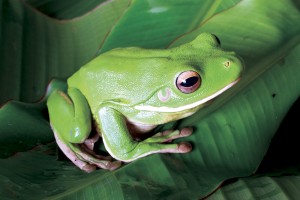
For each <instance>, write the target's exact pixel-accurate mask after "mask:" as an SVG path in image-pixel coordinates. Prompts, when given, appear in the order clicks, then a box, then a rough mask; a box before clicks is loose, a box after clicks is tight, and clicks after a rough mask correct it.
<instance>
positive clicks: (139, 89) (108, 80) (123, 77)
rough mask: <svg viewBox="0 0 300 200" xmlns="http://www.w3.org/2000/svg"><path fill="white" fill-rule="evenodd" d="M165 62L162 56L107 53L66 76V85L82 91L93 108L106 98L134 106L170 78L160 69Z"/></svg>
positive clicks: (165, 59)
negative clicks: (151, 56) (68, 76)
mask: <svg viewBox="0 0 300 200" xmlns="http://www.w3.org/2000/svg"><path fill="white" fill-rule="evenodd" d="M133 50H134V49H133ZM137 50H138V49H136V51H137ZM137 54H138V51H137ZM130 55H132V53H131V54H130ZM166 62H170V61H169V60H168V59H167V58H165V57H161V58H157V57H155V58H154V57H153V58H150V57H149V55H147V54H145V55H144V56H143V55H141V56H139V55H135V56H131V57H130V56H127V55H126V52H125V53H124V54H122V52H121V53H120V52H117V53H114V52H112V53H109V52H108V53H105V54H102V55H100V56H98V57H97V58H95V59H93V60H92V61H91V62H89V63H87V64H86V65H84V66H83V67H81V68H80V70H78V71H77V72H76V73H75V74H74V75H72V76H71V77H70V78H69V79H68V85H69V87H75V88H78V89H79V90H80V91H81V92H82V93H83V94H84V96H85V97H86V98H87V100H88V102H89V104H90V106H91V109H92V110H93V109H96V107H98V106H99V104H101V103H104V102H106V101H114V102H117V103H121V104H126V105H134V104H137V103H139V102H141V101H143V100H145V99H147V98H148V97H149V96H151V95H152V94H153V92H154V91H156V90H157V89H158V88H160V87H161V86H162V85H164V84H165V82H166V80H170V81H172V78H170V77H166V76H168V73H163V72H162V71H161V70H162V69H161V67H162V65H165V63H166ZM157 77H159V78H157ZM154 81H155V82H154ZM149 90H151V91H149Z"/></svg>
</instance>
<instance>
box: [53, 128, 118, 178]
mask: <svg viewBox="0 0 300 200" xmlns="http://www.w3.org/2000/svg"><path fill="white" fill-rule="evenodd" d="M54 135H55V139H56V142H57V144H58V146H59V148H60V149H61V150H62V152H63V153H64V154H65V155H66V156H67V157H68V158H69V159H70V160H71V161H72V162H73V163H74V164H75V165H76V166H77V167H79V168H80V169H82V170H84V171H86V172H92V171H94V170H95V169H96V168H97V167H99V168H102V169H108V170H115V169H117V168H118V167H120V166H121V164H122V162H120V161H112V158H111V157H110V156H101V155H98V154H96V153H95V152H93V151H92V150H91V149H90V148H89V146H88V145H86V144H84V143H83V144H72V143H66V142H64V141H62V140H61V139H60V138H59V137H58V135H57V134H56V133H54Z"/></svg>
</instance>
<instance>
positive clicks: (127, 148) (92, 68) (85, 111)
mask: <svg viewBox="0 0 300 200" xmlns="http://www.w3.org/2000/svg"><path fill="white" fill-rule="evenodd" d="M243 68H244V63H243V60H242V58H241V57H240V56H238V55H237V54H236V53H235V52H233V51H227V50H224V49H223V48H222V47H221V44H220V40H219V39H218V37H216V36H215V35H214V34H211V33H201V34H199V35H198V36H197V37H196V38H194V39H193V40H192V41H191V42H188V43H185V44H182V45H179V46H176V47H171V48H166V49H150V48H149V49H147V48H142V47H119V48H115V49H112V50H109V51H107V52H104V53H102V54H100V55H99V56H97V57H95V58H94V59H92V60H91V61H89V62H88V63H86V64H85V65H83V66H82V67H81V68H80V69H79V70H78V71H76V72H75V73H74V74H73V75H72V76H70V77H69V78H68V79H67V90H66V91H63V90H59V89H57V90H55V91H53V92H52V93H51V94H50V95H49V98H48V100H47V107H48V111H49V119H50V125H51V128H52V130H53V133H54V137H55V140H56V143H57V144H58V146H59V148H60V149H61V151H62V152H63V153H64V154H65V155H66V157H67V158H69V159H70V160H71V161H72V162H73V163H74V164H75V165H76V166H77V167H79V168H80V169H81V170H83V171H86V172H92V171H94V170H95V169H98V168H101V169H106V170H115V169H117V168H119V167H120V166H121V165H122V164H123V163H130V162H132V161H135V160H137V159H140V158H143V157H145V156H149V155H151V154H158V153H170V154H171V153H182V154H184V153H188V152H190V151H191V150H192V145H191V144H190V142H187V141H185V138H186V137H188V136H190V135H191V134H192V132H193V127H184V128H181V129H178V130H177V129H174V130H173V129H170V130H161V131H157V132H155V130H157V127H159V126H162V125H164V124H167V123H169V122H173V121H178V120H180V119H183V118H186V117H189V116H191V115H193V114H194V113H196V112H200V110H201V109H202V108H203V107H205V106H207V105H209V104H210V102H212V101H213V100H214V99H215V98H216V97H217V96H219V95H220V94H222V93H224V92H225V91H227V90H228V89H229V88H231V87H232V86H234V85H235V84H236V83H237V82H238V81H239V80H240V79H241V74H242V71H243ZM95 127H96V128H95ZM93 128H94V129H96V130H97V131H96V134H92V133H91V132H93V131H92V129H93ZM143 136H147V137H143ZM100 138H101V139H102V142H103V144H104V147H105V150H106V151H107V152H108V155H104V154H101V153H96V151H95V150H94V146H95V143H96V142H97V141H98V140H99V139H100ZM179 138H180V140H181V141H180V142H176V139H179ZM182 140H183V141H182Z"/></svg>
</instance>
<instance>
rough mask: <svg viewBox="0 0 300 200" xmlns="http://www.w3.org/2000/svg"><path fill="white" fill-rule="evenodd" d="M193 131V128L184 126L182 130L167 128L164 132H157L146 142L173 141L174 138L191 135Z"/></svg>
mask: <svg viewBox="0 0 300 200" xmlns="http://www.w3.org/2000/svg"><path fill="white" fill-rule="evenodd" d="M192 132H193V129H192V128H183V129H181V130H175V131H174V130H166V131H163V132H159V133H156V134H155V135H153V136H152V137H150V138H148V139H146V140H145V142H148V143H152V142H156V143H164V142H171V141H172V140H175V139H178V138H182V137H187V136H190V135H191V134H192Z"/></svg>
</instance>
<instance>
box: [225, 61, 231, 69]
mask: <svg viewBox="0 0 300 200" xmlns="http://www.w3.org/2000/svg"><path fill="white" fill-rule="evenodd" d="M230 65H231V62H230V61H229V60H227V61H226V62H224V66H225V67H226V68H229V67H230Z"/></svg>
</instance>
